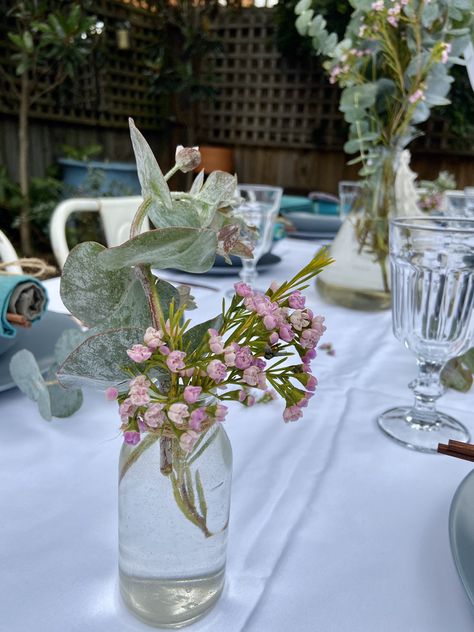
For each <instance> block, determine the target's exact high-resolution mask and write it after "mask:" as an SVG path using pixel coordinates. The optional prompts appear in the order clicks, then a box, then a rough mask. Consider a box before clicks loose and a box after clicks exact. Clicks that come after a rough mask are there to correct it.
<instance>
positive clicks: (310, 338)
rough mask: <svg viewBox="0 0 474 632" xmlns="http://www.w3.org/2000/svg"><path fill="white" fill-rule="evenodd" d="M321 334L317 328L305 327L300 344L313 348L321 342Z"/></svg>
mask: <svg viewBox="0 0 474 632" xmlns="http://www.w3.org/2000/svg"><path fill="white" fill-rule="evenodd" d="M320 338H321V334H320V333H319V331H316V330H315V329H305V330H304V331H303V333H302V334H301V339H300V345H301V346H302V347H303V349H313V348H314V347H316V345H317V344H318V342H319V339H320Z"/></svg>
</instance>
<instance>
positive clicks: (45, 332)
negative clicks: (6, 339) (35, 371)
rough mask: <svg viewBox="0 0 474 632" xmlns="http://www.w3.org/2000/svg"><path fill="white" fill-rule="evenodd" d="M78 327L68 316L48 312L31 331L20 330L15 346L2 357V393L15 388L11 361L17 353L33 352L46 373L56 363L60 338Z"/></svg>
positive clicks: (0, 374) (0, 360)
mask: <svg viewBox="0 0 474 632" xmlns="http://www.w3.org/2000/svg"><path fill="white" fill-rule="evenodd" d="M77 327H78V325H77V323H76V322H75V321H74V320H73V319H72V318H71V316H68V315H67V314H57V313H56V312H46V314H45V315H44V316H43V318H42V319H41V320H40V322H39V323H37V324H35V325H33V327H31V329H18V332H17V335H16V337H15V339H14V344H13V345H12V346H11V347H9V348H8V349H7V350H6V351H5V352H4V353H2V354H1V355H0V392H1V391H7V390H9V389H10V388H14V387H15V383H14V382H13V381H12V378H11V375H10V360H11V358H12V356H13V355H14V354H15V353H16V352H17V351H20V350H21V349H28V351H31V353H32V354H33V355H34V356H35V358H36V361H37V362H38V365H39V368H40V370H41V372H43V373H44V372H45V371H47V370H48V369H49V367H50V366H51V365H52V364H53V362H54V345H55V344H56V341H57V339H58V338H59V336H60V335H61V334H62V333H63V331H65V330H66V329H77Z"/></svg>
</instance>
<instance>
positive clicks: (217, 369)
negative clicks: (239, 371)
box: [207, 360, 227, 382]
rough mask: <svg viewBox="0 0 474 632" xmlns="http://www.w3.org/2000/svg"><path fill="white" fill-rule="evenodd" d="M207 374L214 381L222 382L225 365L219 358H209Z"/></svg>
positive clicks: (225, 369)
mask: <svg viewBox="0 0 474 632" xmlns="http://www.w3.org/2000/svg"><path fill="white" fill-rule="evenodd" d="M207 374H208V375H209V377H210V378H211V379H213V380H214V381H215V382H222V381H223V380H225V377H226V375H227V367H226V365H225V364H224V363H223V362H221V361H220V360H211V361H210V362H209V364H208V366H207Z"/></svg>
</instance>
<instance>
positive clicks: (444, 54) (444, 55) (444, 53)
mask: <svg viewBox="0 0 474 632" xmlns="http://www.w3.org/2000/svg"><path fill="white" fill-rule="evenodd" d="M441 46H442V50H441V63H442V64H446V63H447V62H448V57H449V53H450V52H451V44H450V43H449V42H443V43H442V44H441Z"/></svg>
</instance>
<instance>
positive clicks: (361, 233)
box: [317, 149, 400, 310]
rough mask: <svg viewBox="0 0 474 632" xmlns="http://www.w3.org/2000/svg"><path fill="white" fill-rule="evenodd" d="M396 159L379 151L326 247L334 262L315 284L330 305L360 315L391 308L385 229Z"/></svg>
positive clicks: (394, 153)
mask: <svg viewBox="0 0 474 632" xmlns="http://www.w3.org/2000/svg"><path fill="white" fill-rule="evenodd" d="M399 155H400V152H399V151H398V150H390V149H385V150H384V151H383V154H382V158H381V160H380V167H379V169H378V170H377V173H376V174H374V175H373V176H372V177H371V178H370V179H368V180H366V181H364V182H363V183H362V187H361V194H360V197H359V199H357V200H356V202H355V203H354V205H353V208H352V211H351V212H350V213H349V214H348V215H347V216H346V217H345V219H344V221H343V223H342V226H341V228H340V229H339V232H338V234H337V235H336V238H335V239H334V242H333V243H332V245H331V248H330V251H331V256H332V257H333V258H334V260H335V262H334V263H333V264H332V265H331V266H328V267H327V268H326V269H325V270H324V271H323V272H322V273H321V274H320V275H319V276H318V279H317V287H318V289H319V291H320V293H321V294H322V296H323V297H324V298H325V299H326V300H327V301H328V302H330V303H335V304H337V305H343V306H345V307H350V308H353V309H359V310H380V309H388V308H389V307H390V282H389V266H388V226H389V218H390V217H392V216H394V215H395V173H396V168H397V164H398V160H399Z"/></svg>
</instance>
